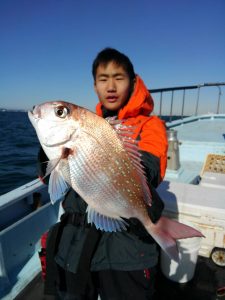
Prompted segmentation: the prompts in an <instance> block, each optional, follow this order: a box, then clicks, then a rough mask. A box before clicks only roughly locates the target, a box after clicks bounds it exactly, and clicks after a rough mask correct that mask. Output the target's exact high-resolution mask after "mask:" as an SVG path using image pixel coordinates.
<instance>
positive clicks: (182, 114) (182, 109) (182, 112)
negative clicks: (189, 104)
mask: <svg viewBox="0 0 225 300" xmlns="http://www.w3.org/2000/svg"><path fill="white" fill-rule="evenodd" d="M184 102H185V89H184V90H183V101H182V108H181V119H183V116H184Z"/></svg>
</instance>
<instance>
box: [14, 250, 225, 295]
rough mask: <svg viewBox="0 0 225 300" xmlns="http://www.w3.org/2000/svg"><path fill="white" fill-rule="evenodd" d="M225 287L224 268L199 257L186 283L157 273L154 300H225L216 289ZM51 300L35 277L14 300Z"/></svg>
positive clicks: (40, 280) (40, 281)
mask: <svg viewBox="0 0 225 300" xmlns="http://www.w3.org/2000/svg"><path fill="white" fill-rule="evenodd" d="M224 285H225V268H220V267H217V266H216V265H215V264H214V263H213V262H212V261H211V260H210V259H207V258H203V257H200V256H199V258H198V263H197V266H196V271H195V276H194V278H193V279H192V280H191V281H189V282H188V283H182V284H179V283H175V282H173V281H170V280H168V279H167V278H166V277H165V276H164V275H163V274H161V273H159V276H158V278H157V284H156V288H157V291H158V293H157V296H156V298H155V300H170V299H171V300H181V299H182V300H217V299H218V300H225V291H224V295H223V294H221V295H220V296H218V295H217V288H218V287H222V286H224ZM30 299H32V300H53V299H55V298H54V297H53V296H44V295H43V281H42V278H41V276H40V275H39V276H38V277H36V278H35V279H34V280H33V281H32V282H31V283H30V285H29V286H28V287H27V288H26V289H25V290H24V291H23V292H22V293H21V294H20V295H18V296H17V297H16V298H15V300H30Z"/></svg>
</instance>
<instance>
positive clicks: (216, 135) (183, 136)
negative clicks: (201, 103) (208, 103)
mask: <svg viewBox="0 0 225 300" xmlns="http://www.w3.org/2000/svg"><path fill="white" fill-rule="evenodd" d="M184 124H185V126H184ZM171 125H172V126H171ZM171 125H170V123H168V126H169V127H170V128H173V129H175V130H177V131H178V139H179V140H180V141H181V142H182V141H193V142H199V141H201V142H204V143H223V144H224V142H225V126H224V125H225V115H202V116H198V117H195V116H194V117H189V118H185V119H183V120H179V121H174V122H172V123H171ZM206 128H207V130H205V129H206Z"/></svg>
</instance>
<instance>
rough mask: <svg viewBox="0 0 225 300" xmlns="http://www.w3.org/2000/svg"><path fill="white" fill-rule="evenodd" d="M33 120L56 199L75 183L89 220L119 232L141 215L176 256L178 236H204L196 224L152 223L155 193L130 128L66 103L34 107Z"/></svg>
mask: <svg viewBox="0 0 225 300" xmlns="http://www.w3.org/2000/svg"><path fill="white" fill-rule="evenodd" d="M29 118H30V120H31V122H32V124H33V126H34V128H35V129H36V132H37V136H38V138H39V141H40V143H41V145H42V147H43V149H44V151H45V153H46V155H47V156H48V158H49V160H50V162H49V163H48V168H47V172H48V173H51V175H50V180H49V193H50V198H51V200H52V202H55V201H56V200H58V199H60V198H61V197H62V196H63V194H64V193H65V191H66V190H67V189H68V186H71V187H72V188H73V189H74V190H75V191H76V192H77V193H78V194H79V195H80V196H81V197H82V198H83V199H84V201H85V202H86V203H87V204H88V207H87V214H88V222H89V223H94V224H95V226H96V227H97V228H98V229H101V230H105V231H121V230H125V229H126V225H127V224H126V222H125V221H124V219H123V218H125V219H129V218H137V219H139V221H141V223H142V224H143V225H144V227H145V228H146V230H147V231H148V233H149V234H150V235H151V236H152V237H153V238H154V239H155V240H156V242H157V243H158V244H159V245H160V246H161V247H162V248H163V249H164V250H165V251H166V252H167V253H168V255H169V256H170V257H172V258H174V259H177V247H176V239H181V238H189V237H193V236H199V237H202V234H201V233H200V232H199V231H197V230H195V229H194V228H192V227H189V226H187V225H184V224H181V223H178V222H176V221H174V220H170V219H168V218H166V217H161V218H160V220H159V221H158V222H157V223H156V224H153V223H152V222H151V220H150V218H149V215H148V206H151V193H150V191H149V188H148V186H147V182H146V178H145V174H144V171H143V168H142V165H141V157H140V154H139V152H138V146H137V143H136V142H135V141H134V140H133V139H132V138H131V136H132V128H129V127H126V126H123V125H122V124H121V123H120V122H118V121H116V120H110V121H109V122H108V121H107V120H105V119H103V118H101V117H99V116H97V115H96V114H94V113H92V112H90V111H88V110H87V109H85V108H82V107H79V106H76V105H73V104H71V103H67V102H63V101H57V102H47V103H44V104H41V105H39V106H36V107H35V108H34V110H33V112H29Z"/></svg>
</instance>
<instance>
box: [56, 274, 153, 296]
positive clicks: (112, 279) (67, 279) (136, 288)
mask: <svg viewBox="0 0 225 300" xmlns="http://www.w3.org/2000/svg"><path fill="white" fill-rule="evenodd" d="M155 272H156V271H155V268H153V269H145V270H141V271H113V270H106V271H99V272H92V273H89V275H88V276H89V278H88V281H87V289H86V292H85V294H83V295H80V292H79V285H78V284H76V282H77V275H76V274H73V273H70V272H64V271H62V270H61V272H60V280H59V283H60V285H59V286H58V293H57V294H58V295H57V298H56V299H60V300H97V299H98V294H99V295H100V297H101V300H137V299H138V300H150V299H153V295H154V281H155Z"/></svg>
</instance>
